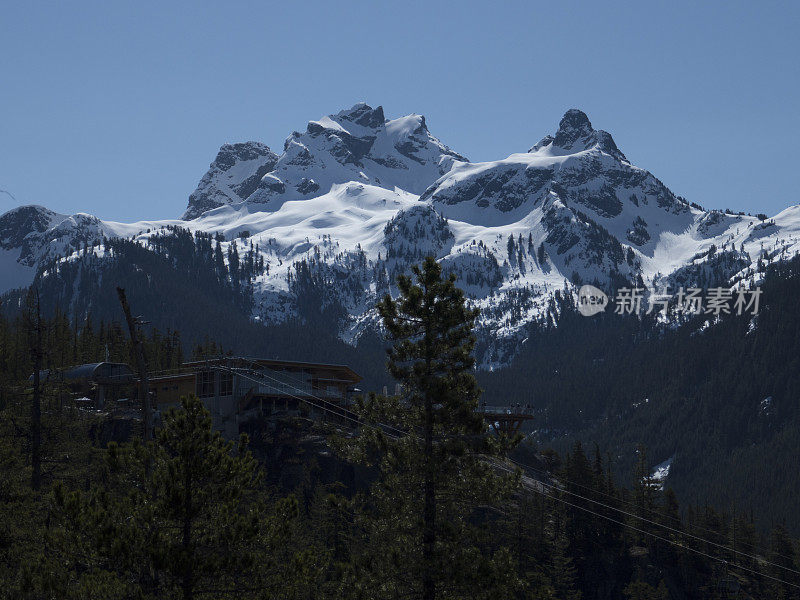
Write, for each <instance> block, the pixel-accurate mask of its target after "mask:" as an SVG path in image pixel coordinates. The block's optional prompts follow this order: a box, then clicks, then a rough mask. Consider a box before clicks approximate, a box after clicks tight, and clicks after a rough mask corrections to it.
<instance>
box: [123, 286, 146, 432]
mask: <svg viewBox="0 0 800 600" xmlns="http://www.w3.org/2000/svg"><path fill="white" fill-rule="evenodd" d="M117 295H118V296H119V302H120V304H122V310H123V312H124V313H125V320H126V321H127V322H128V331H129V332H130V335H131V343H132V344H133V351H134V353H135V355H136V369H137V371H138V372H139V395H140V396H141V398H142V413H143V414H142V421H143V422H144V439H145V440H152V439H153V408H152V407H151V406H150V386H149V383H148V379H147V363H146V361H145V357H144V344H143V343H142V340H141V339H140V338H139V333H138V331H137V329H136V322H135V321H134V320H133V317H132V316H131V307H130V306H129V305H128V299H127V297H126V296H125V290H124V289H123V288H120V287H118V288H117Z"/></svg>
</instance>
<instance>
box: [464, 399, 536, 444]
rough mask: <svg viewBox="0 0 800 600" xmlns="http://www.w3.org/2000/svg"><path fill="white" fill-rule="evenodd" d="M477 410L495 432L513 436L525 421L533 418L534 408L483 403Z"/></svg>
mask: <svg viewBox="0 0 800 600" xmlns="http://www.w3.org/2000/svg"><path fill="white" fill-rule="evenodd" d="M477 412H479V413H481V414H482V415H483V418H484V420H485V421H487V422H488V423H489V424H490V425H491V426H492V429H494V430H495V432H497V433H498V434H499V433H504V434H506V435H507V436H509V437H511V436H514V435H516V434H517V433H519V430H520V428H521V427H522V424H523V423H524V422H525V421H529V420H530V419H533V409H532V408H531V407H530V405H528V406H520V405H519V404H517V405H516V406H486V404H481V405H480V406H479V407H478V408H477Z"/></svg>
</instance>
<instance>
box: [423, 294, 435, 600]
mask: <svg viewBox="0 0 800 600" xmlns="http://www.w3.org/2000/svg"><path fill="white" fill-rule="evenodd" d="M426 291H427V290H426ZM431 335H432V332H431V330H430V321H429V322H428V323H426V324H425V342H426V352H425V353H426V357H425V362H426V372H427V374H428V378H430V374H431V368H432V367H431V365H432V362H433V352H432V349H431V343H430V339H431ZM426 387H428V389H426V390H425V449H424V455H425V491H424V493H425V498H424V508H423V528H422V563H423V564H422V573H423V575H422V598H423V600H435V598H436V579H435V575H434V572H435V563H436V487H435V485H436V481H435V476H436V474H435V473H434V470H433V458H434V457H433V398H432V397H431V391H430V381H427V382H426Z"/></svg>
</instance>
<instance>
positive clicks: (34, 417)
mask: <svg viewBox="0 0 800 600" xmlns="http://www.w3.org/2000/svg"><path fill="white" fill-rule="evenodd" d="M33 293H34V297H33V301H34V302H35V306H34V307H31V312H34V311H35V313H34V314H32V315H31V316H30V318H31V321H32V323H31V325H32V328H33V331H32V333H33V336H32V337H33V340H32V341H33V347H32V348H31V352H32V354H33V402H32V403H31V488H32V489H34V490H39V488H40V487H41V486H42V389H41V388H42V381H41V370H42V355H43V353H44V351H43V349H42V312H41V306H40V304H39V291H38V290H34V292H33Z"/></svg>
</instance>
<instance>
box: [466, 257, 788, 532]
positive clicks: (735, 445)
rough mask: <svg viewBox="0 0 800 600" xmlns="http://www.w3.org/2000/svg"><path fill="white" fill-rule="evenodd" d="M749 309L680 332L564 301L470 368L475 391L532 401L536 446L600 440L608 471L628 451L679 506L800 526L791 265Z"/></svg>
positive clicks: (623, 468) (626, 468) (763, 523)
mask: <svg viewBox="0 0 800 600" xmlns="http://www.w3.org/2000/svg"><path fill="white" fill-rule="evenodd" d="M761 288H762V291H763V293H762V296H761V307H760V311H759V314H758V315H757V316H756V317H755V318H754V317H753V316H752V315H751V314H748V313H746V314H743V315H741V316H738V315H735V314H732V315H722V318H721V319H720V320H719V322H716V323H714V324H713V325H710V323H709V321H710V319H711V317H710V316H703V317H701V318H699V319H696V320H691V321H689V322H687V323H685V324H684V325H682V326H681V327H679V328H677V329H673V328H664V327H663V326H661V325H658V324H656V323H654V322H653V321H652V320H651V319H641V320H640V319H637V318H633V317H621V316H618V315H614V314H602V315H597V316H595V317H591V318H586V317H583V316H581V315H579V314H578V313H577V312H576V311H575V310H574V309H573V308H572V306H573V304H572V301H571V299H569V298H566V299H564V300H563V304H562V306H561V307H559V311H558V312H559V313H560V314H561V318H560V319H559V321H558V324H557V326H556V327H551V328H542V329H538V330H536V331H533V332H531V335H530V337H529V340H528V343H527V344H526V346H525V347H524V348H523V349H522V351H521V352H520V355H519V356H518V357H517V359H516V360H515V361H514V363H513V364H512V365H511V366H510V367H509V368H507V369H503V370H501V371H499V372H496V373H487V374H483V375H481V377H480V379H481V384H482V385H483V386H484V389H485V390H486V394H487V395H489V396H491V397H495V398H504V399H506V400H507V401H509V402H513V403H516V402H520V403H522V404H528V403H531V404H533V405H534V406H535V407H536V408H537V411H538V412H537V419H536V421H535V424H534V425H533V428H534V429H536V430H537V431H536V433H535V437H536V438H537V439H538V440H539V443H541V444H546V445H553V446H554V447H555V448H558V449H561V450H562V451H563V450H564V449H566V448H569V447H570V446H571V444H572V443H573V442H574V440H576V439H580V440H583V441H584V442H597V443H598V444H599V445H600V447H601V448H602V451H603V453H604V454H609V455H610V456H611V457H612V458H613V462H614V469H615V472H616V474H617V475H618V476H623V477H626V481H627V482H628V483H630V474H631V473H632V472H633V469H632V467H633V464H634V463H635V461H636V452H635V450H636V447H637V445H638V444H640V443H641V444H644V445H646V446H647V448H648V449H649V451H650V456H651V459H652V462H651V465H650V466H651V467H653V466H654V465H657V464H659V463H662V462H664V461H668V460H670V459H671V460H672V464H671V468H670V471H669V477H668V479H667V482H668V484H669V485H670V486H672V487H673V488H674V489H675V491H676V492H677V494H678V496H679V497H680V498H681V499H682V501H683V502H684V503H686V504H687V505H703V504H705V503H710V504H711V505H714V506H718V507H720V508H722V509H724V511H725V512H726V513H728V514H729V515H730V514H736V515H740V514H750V513H754V514H755V515H756V517H755V518H756V521H757V523H758V524H759V525H760V527H761V529H762V530H769V529H770V528H771V527H772V526H774V525H778V524H781V525H784V526H785V527H787V528H788V529H789V530H790V531H792V533H794V534H795V535H797V534H798V533H800V510H798V504H797V498H798V497H800V470H798V468H797V465H798V464H800V313H798V311H797V308H796V302H797V300H796V299H797V298H798V297H800V260H798V259H794V260H792V261H789V262H786V263H778V264H777V265H774V266H773V267H771V270H770V272H769V274H768V276H767V278H766V280H765V281H764V283H763V284H762V286H761Z"/></svg>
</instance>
